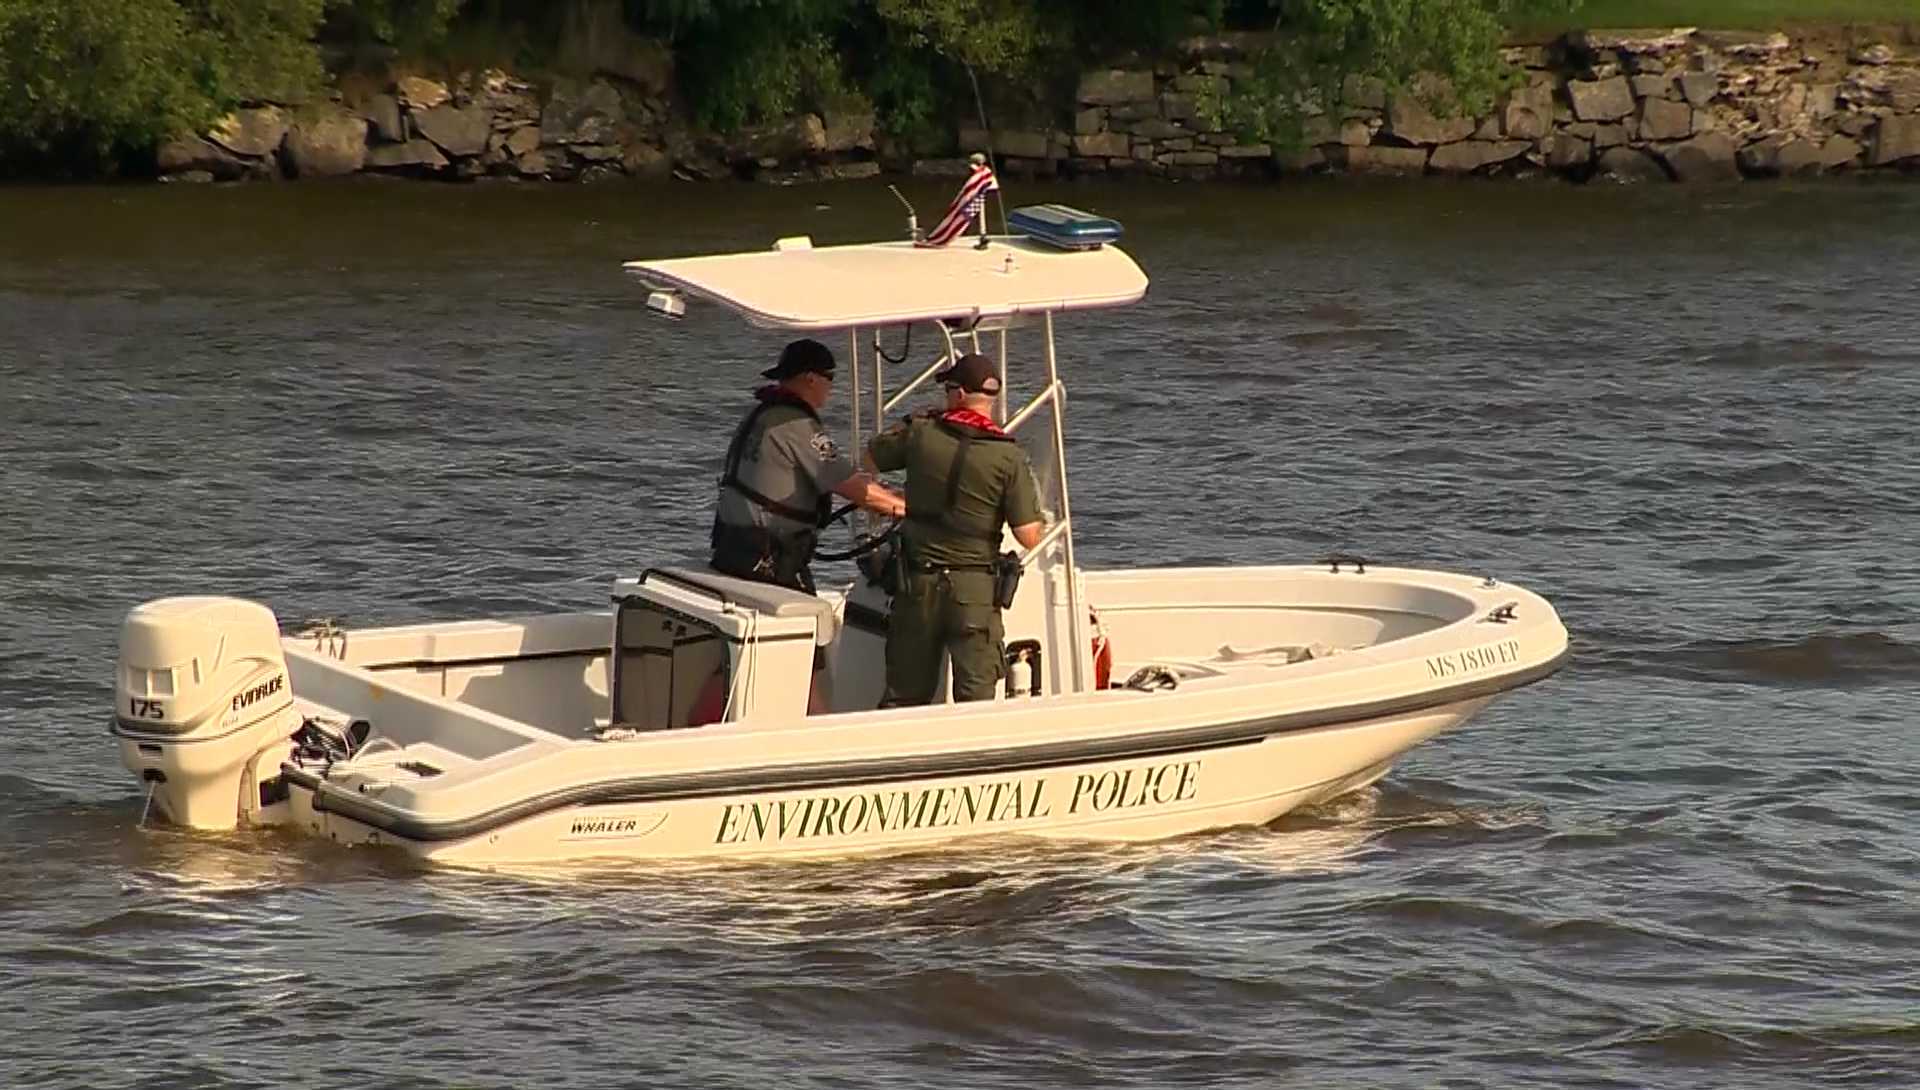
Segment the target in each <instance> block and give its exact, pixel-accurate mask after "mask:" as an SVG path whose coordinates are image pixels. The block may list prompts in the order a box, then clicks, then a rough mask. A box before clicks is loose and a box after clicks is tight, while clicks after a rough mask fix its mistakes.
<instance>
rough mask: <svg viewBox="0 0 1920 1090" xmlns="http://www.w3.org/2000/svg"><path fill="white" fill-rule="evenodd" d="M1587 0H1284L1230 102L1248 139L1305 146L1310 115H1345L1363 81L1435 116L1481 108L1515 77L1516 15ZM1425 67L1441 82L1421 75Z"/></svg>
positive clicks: (1229, 111) (1229, 110)
mask: <svg viewBox="0 0 1920 1090" xmlns="http://www.w3.org/2000/svg"><path fill="white" fill-rule="evenodd" d="M1576 3H1578V0H1277V2H1275V3H1274V4H1273V5H1272V8H1271V9H1270V10H1271V13H1272V17H1273V24H1272V25H1273V28H1274V30H1275V31H1276V32H1277V34H1276V38H1275V44H1274V46H1273V47H1272V48H1271V49H1269V50H1267V51H1266V52H1265V53H1264V54H1262V55H1261V56H1260V57H1259V58H1257V60H1256V61H1255V63H1254V65H1253V73H1252V76H1251V77H1250V78H1248V79H1244V80H1241V81H1240V82H1239V85H1238V86H1237V87H1236V88H1235V91H1234V94H1233V97H1232V98H1231V100H1230V101H1228V103H1227V104H1226V117H1227V119H1228V121H1229V122H1230V123H1232V124H1233V125H1234V127H1235V128H1236V129H1238V130H1239V131H1240V132H1241V133H1242V134H1243V135H1244V136H1247V137H1249V138H1252V139H1259V140H1275V141H1278V142H1281V143H1298V142H1299V141H1300V140H1301V139H1302V135H1303V133H1304V131H1305V126H1306V122H1307V120H1308V119H1309V118H1311V117H1314V116H1318V115H1321V114H1333V115H1334V116H1336V117H1337V116H1338V111H1339V110H1340V108H1341V107H1342V106H1343V105H1346V104H1347V99H1348V98H1349V97H1350V95H1351V93H1352V91H1353V90H1354V89H1355V87H1356V82H1355V81H1356V78H1358V79H1369V80H1376V81H1378V82H1379V83H1380V84H1382V85H1384V86H1385V88H1386V89H1387V90H1388V91H1389V92H1403V91H1408V90H1411V91H1412V92H1413V93H1415V94H1416V95H1418V97H1420V98H1421V99H1422V100H1423V101H1424V102H1425V103H1426V105H1427V106H1428V107H1429V108H1430V109H1432V110H1434V111H1435V112H1436V113H1439V114H1442V115H1450V114H1457V113H1470V114H1471V113H1479V112H1483V111H1485V110H1486V109H1488V108H1489V107H1490V106H1491V105H1492V104H1493V100H1494V98H1495V96H1496V95H1498V94H1499V93H1500V92H1501V91H1502V90H1504V89H1505V88H1506V87H1508V86H1509V85H1510V84H1511V83H1512V82H1513V79H1514V78H1515V74H1514V73H1513V72H1512V70H1511V68H1510V66H1509V65H1507V64H1506V63H1505V62H1504V61H1503V60H1502V59H1501V57H1500V41H1501V38H1502V35H1503V34H1504V33H1505V32H1506V28H1507V26H1508V25H1509V22H1510V21H1511V20H1513V19H1516V18H1521V17H1531V16H1533V15H1536V14H1538V13H1540V12H1543V11H1551V10H1558V11H1565V10H1567V9H1568V8H1569V7H1571V6H1572V5H1573V4H1576ZM1421 73H1431V74H1433V75H1436V76H1438V77H1440V78H1439V79H1438V80H1432V79H1422V80H1420V81H1418V82H1417V83H1415V82H1413V80H1414V77H1415V76H1416V75H1418V74H1421Z"/></svg>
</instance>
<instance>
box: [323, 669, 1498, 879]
mask: <svg viewBox="0 0 1920 1090" xmlns="http://www.w3.org/2000/svg"><path fill="white" fill-rule="evenodd" d="M1485 703H1486V700H1485V699H1484V698H1482V699H1474V700H1467V701H1460V702H1456V703H1453V704H1448V705H1444V706H1440V707H1433V708H1427V709H1422V710H1420V711H1417V712H1411V713H1405V714H1398V715H1389V716H1384V717H1380V718H1376V719H1370V720H1362V721H1357V722H1352V723H1341V724H1330V725H1328V726H1325V727H1321V728H1316V729H1312V730H1305V731H1300V730H1289V731H1284V732H1280V733H1275V734H1273V735H1270V736H1268V737H1265V738H1263V739H1259V740H1254V741H1243V742H1236V743H1231V744H1225V745H1217V746H1210V747H1205V748H1192V749H1185V750H1176V751H1172V752H1167V753H1161V754H1156V755H1153V756H1148V757H1133V758H1128V759H1124V760H1093V761H1086V762H1079V763H1072V762H1069V763H1058V764H1049V765H1045V766H1041V767H1034V768H1024V769H1005V770H998V771H995V772H992V773H990V774H985V775H978V774H976V775H964V776H946V777H931V778H912V779H895V780H881V781H876V782H848V783H841V784H822V785H818V786H813V787H809V788H806V789H802V790H786V791H769V792H758V793H756V792H731V793H726V794H715V795H710V796H695V797H682V798H657V799H636V800H634V801H631V802H610V803H597V804H593V805H574V806H555V807H553V808H551V809H545V810H541V811H539V812H536V813H531V814H529V815H527V816H524V817H521V818H519V819H517V820H511V821H507V822H504V823H502V824H499V825H497V826H495V827H493V828H491V829H488V830H487V831H485V832H483V833H479V834H476V835H471V836H464V837H459V838H452V839H416V838H412V837H408V836H404V835H400V834H398V833H396V832H394V831H393V830H391V829H383V828H380V827H377V826H376V825H374V824H371V823H369V821H367V820H361V818H364V817H369V815H368V814H365V813H362V814H361V815H360V816H358V817H356V816H355V815H354V814H353V813H352V812H351V810H352V807H351V805H350V804H344V805H343V803H345V802H346V800H342V799H339V798H336V797H331V792H330V791H328V790H327V789H326V788H325V787H322V786H321V785H320V784H318V783H307V784H302V783H299V782H295V783H294V785H293V791H292V797H291V799H290V800H289V801H290V803H291V814H290V816H291V818H292V820H293V823H294V824H296V825H297V826H301V827H304V828H305V829H306V830H308V831H310V832H312V833H314V834H316V835H318V836H322V837H325V838H327V839H331V840H335V841H338V842H342V843H348V844H386V845H394V846H397V847H399V848H401V849H403V850H405V851H407V852H409V853H411V854H414V855H417V856H419V857H422V858H424V859H430V860H433V861H435V862H440V863H451V864H462V865H474V866H491V865H506V864H514V863H545V862H554V861H560V860H570V859H582V858H615V859H636V860H642V859H644V860H666V859H727V858H765V857H789V858H808V857H838V856H848V855H862V854H877V853H890V852H903V851H912V850H917V849H923V848H927V847H931V846H934V845H936V844H946V843H951V842H953V841H956V840H962V839H972V838H978V837H989V836H1007V835H1013V836H1032V837H1047V838H1057V839H1072V840H1086V841H1138V840H1153V839H1160V838H1165V837H1172V836H1179V835H1182V834H1187V833H1194V832H1201V831H1205V830H1210V829H1219V828H1226V827H1231V826H1237V825H1257V824H1264V823H1266V822H1269V821H1272V820H1274V819H1275V818H1278V817H1280V816H1281V815H1283V814H1285V813H1287V812H1288V811H1290V810H1293V809H1296V808H1298V807H1301V806H1307V805H1313V804H1316V803H1320V802H1325V801H1327V800H1329V799H1333V798H1336V797H1338V796H1340V795H1342V794H1345V793H1347V792H1350V791H1354V790H1357V789H1359V788H1362V787H1364V786H1366V785H1367V784H1370V783H1372V782H1373V781H1374V780H1376V779H1378V778H1379V777H1381V776H1382V775H1384V774H1385V773H1386V771H1387V770H1388V769H1389V767H1390V766H1391V764H1392V762H1393V761H1394V759H1395V758H1397V757H1398V756H1399V755H1401V754H1402V753H1404V752H1405V751H1407V750H1408V749H1410V748H1412V747H1413V746H1415V745H1418V744H1419V743H1421V742H1422V741H1424V740H1426V739H1428V738H1430V737H1432V736H1434V735H1436V734H1438V733H1440V732H1442V731H1444V730H1447V729H1449V728H1451V727H1453V726H1456V725H1458V724H1460V723H1461V722H1463V721H1464V720H1466V719H1467V718H1469V717H1471V716H1472V715H1473V714H1474V713H1475V712H1477V711H1478V710H1479V709H1480V707H1481V706H1483V705H1484V704H1485ZM343 811H345V812H343Z"/></svg>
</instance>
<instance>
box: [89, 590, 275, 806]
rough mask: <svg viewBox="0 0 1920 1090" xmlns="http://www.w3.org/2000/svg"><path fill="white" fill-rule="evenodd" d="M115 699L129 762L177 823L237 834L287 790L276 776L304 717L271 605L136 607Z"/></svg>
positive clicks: (123, 637) (194, 602)
mask: <svg viewBox="0 0 1920 1090" xmlns="http://www.w3.org/2000/svg"><path fill="white" fill-rule="evenodd" d="M114 697H115V700H116V701H117V702H118V703H117V705H116V707H115V709H114V722H113V733H114V734H116V735H118V736H119V738H120V759H121V761H122V762H123V763H124V764H125V765H126V766H127V768H128V770H129V771H131V772H132V773H133V774H134V775H136V776H138V777H140V778H141V780H142V781H144V782H145V783H147V784H149V785H151V790H152V792H153V795H152V803H153V805H154V806H155V807H157V808H158V809H159V811H160V812H161V813H162V814H164V815H165V816H166V817H167V818H168V819H169V820H170V821H173V822H174V823H176V824H179V825H185V826H189V827H192V828H196V829H231V828H233V827H234V825H235V824H237V823H238V822H239V820H240V819H241V818H242V817H245V818H248V819H249V820H258V819H259V818H260V817H262V816H263V815H261V813H260V811H262V810H265V809H266V808H267V807H268V806H271V805H273V804H274V803H276V802H278V801H280V799H281V797H283V795H284V792H282V791H281V790H280V789H279V788H280V785H279V782H278V780H277V779H276V777H278V776H279V773H280V762H281V761H283V760H285V759H286V757H287V756H288V754H289V752H290V751H291V748H292V743H291V742H290V741H289V739H290V737H291V736H292V735H293V733H294V732H295V731H297V730H298V729H299V728H300V723H301V716H300V713H299V712H298V711H296V710H295V709H294V706H293V686H292V684H291V683H290V681H289V680H288V676H287V660H286V657H285V656H284V655H283V654H281V651H280V626H279V623H278V622H277V621H276V620H275V619H274V616H273V611H272V610H270V609H268V608H267V607H266V606H263V605H260V604H258V603H256V602H248V601H243V600H241V599H238V598H205V597H195V598H162V599H159V600H157V601H152V602H147V603H145V604H144V605H140V606H136V607H134V609H133V610H132V611H131V612H129V613H128V614H127V620H126V624H125V625H124V626H123V627H122V628H121V630H120V661H119V662H118V663H117V664H116V666H115V668H114ZM280 809H281V810H284V809H285V808H284V807H281V808H280Z"/></svg>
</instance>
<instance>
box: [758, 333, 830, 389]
mask: <svg viewBox="0 0 1920 1090" xmlns="http://www.w3.org/2000/svg"><path fill="white" fill-rule="evenodd" d="M809 371H811V372H813V373H815V374H821V375H825V376H827V377H828V378H832V377H833V352H832V350H831V349H829V348H828V347H827V346H826V345H824V344H821V343H820V342H819V341H816V340H813V339H812V338H810V337H806V338H802V339H800V340H797V341H794V342H792V343H791V344H789V345H787V346H786V347H785V348H783V349H781V350H780V362H779V363H776V364H774V365H773V366H772V367H769V368H767V369H766V370H765V371H762V372H760V374H761V375H762V376H763V377H765V378H770V379H786V378H792V377H793V376H795V375H804V374H806V373H808V372H809Z"/></svg>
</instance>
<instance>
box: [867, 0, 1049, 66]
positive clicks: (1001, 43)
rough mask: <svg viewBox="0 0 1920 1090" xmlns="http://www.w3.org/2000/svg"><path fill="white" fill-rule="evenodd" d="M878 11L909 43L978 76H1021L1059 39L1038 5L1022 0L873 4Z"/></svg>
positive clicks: (885, 1) (883, 1) (879, 0)
mask: <svg viewBox="0 0 1920 1090" xmlns="http://www.w3.org/2000/svg"><path fill="white" fill-rule="evenodd" d="M874 8H875V10H876V11H878V12H879V14H880V18H881V19H882V20H884V21H886V22H887V23H889V24H891V25H893V26H894V27H897V28H899V29H900V30H901V31H903V32H904V33H905V37H906V41H907V42H908V44H910V45H913V46H924V47H926V48H927V49H930V50H932V51H933V52H934V53H936V54H938V55H939V56H941V57H945V58H947V59H948V60H951V61H954V62H956V63H958V64H961V65H965V66H968V67H970V68H973V69H974V70H976V71H977V72H985V73H992V74H995V75H1001V76H1019V75H1022V74H1024V73H1026V72H1027V71H1028V70H1029V69H1030V67H1031V66H1032V64H1033V60H1034V57H1035V56H1036V55H1038V54H1039V53H1041V52H1042V51H1044V50H1046V49H1047V48H1048V47H1049V46H1050V45H1052V44H1053V43H1054V42H1055V41H1056V40H1057V38H1056V35H1055V32H1054V31H1053V30H1052V29H1051V28H1050V27H1049V26H1047V25H1046V24H1045V23H1044V22H1043V21H1042V20H1041V17H1040V10H1039V6H1038V5H1034V4H1030V3H1025V2H1023V0H874Z"/></svg>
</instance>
